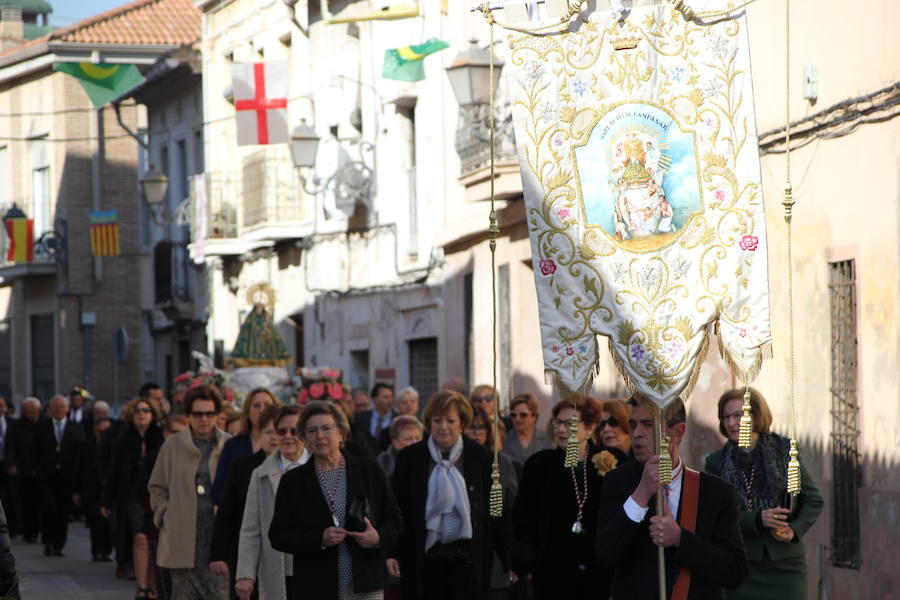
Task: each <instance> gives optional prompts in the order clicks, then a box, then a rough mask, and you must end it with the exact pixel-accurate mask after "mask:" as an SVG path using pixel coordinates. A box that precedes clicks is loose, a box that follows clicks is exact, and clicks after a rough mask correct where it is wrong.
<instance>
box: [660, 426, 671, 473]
mask: <svg viewBox="0 0 900 600" xmlns="http://www.w3.org/2000/svg"><path fill="white" fill-rule="evenodd" d="M670 483H672V457H671V456H669V436H667V435H666V434H663V435H662V439H660V441H659V485H669V484H670Z"/></svg>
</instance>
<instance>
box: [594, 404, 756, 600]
mask: <svg viewBox="0 0 900 600" xmlns="http://www.w3.org/2000/svg"><path fill="white" fill-rule="evenodd" d="M630 403H631V404H632V414H631V418H630V419H629V424H630V425H631V430H632V433H631V436H632V437H631V439H632V450H633V451H634V456H635V459H636V460H635V461H631V462H628V463H626V464H624V465H622V466H621V467H619V468H618V469H615V470H613V471H611V472H610V473H609V474H608V475H607V477H606V481H605V483H604V486H603V496H602V499H601V502H600V514H599V518H598V522H599V523H604V525H603V527H601V528H600V529H598V532H597V539H596V542H595V547H596V551H597V556H598V558H599V560H600V561H601V562H602V563H604V564H608V565H612V566H613V567H614V568H615V574H614V576H613V584H612V589H611V595H612V597H613V598H614V599H615V600H630V599H649V598H655V597H657V594H658V589H659V587H660V586H659V576H658V569H657V566H658V565H657V555H658V548H663V549H664V554H665V571H666V577H665V588H664V589H665V593H666V597H667V598H671V599H672V600H706V599H712V598H716V599H719V598H722V588H723V587H728V588H735V587H737V586H739V585H740V584H741V582H742V581H743V580H744V579H745V578H746V576H747V562H746V557H745V555H744V547H743V540H742V538H741V532H740V527H739V524H738V509H737V499H736V496H735V492H734V489H733V488H732V487H731V486H730V485H729V484H727V483H726V482H724V481H723V480H721V479H719V478H717V477H714V476H712V475H709V474H707V473H697V472H696V471H694V470H692V469H688V468H687V467H685V465H684V463H683V461H682V460H681V459H680V458H679V454H678V448H679V445H680V444H681V440H682V438H683V437H684V432H685V429H686V423H685V421H686V418H685V410H684V406H683V404H681V402H680V401H677V406H676V407H674V412H673V413H672V416H671V417H670V418H669V419H668V421H667V422H666V423H665V426H664V427H661V429H663V430H664V433H665V434H666V435H668V437H669V455H670V456H671V460H672V478H671V479H672V481H671V483H670V484H668V485H666V486H662V487H661V486H660V485H659V470H660V457H659V455H658V454H654V451H655V448H656V445H655V439H654V438H655V436H654V426H655V424H654V418H653V416H652V414H651V413H650V411H648V410H647V409H646V408H644V407H642V406H640V405H639V404H638V403H637V402H635V401H634V399H632V400H631V401H630ZM657 498H659V500H660V504H661V506H662V514H660V512H659V510H658V509H657V507H656V505H657Z"/></svg>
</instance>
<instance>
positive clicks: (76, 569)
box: [13, 522, 136, 600]
mask: <svg viewBox="0 0 900 600" xmlns="http://www.w3.org/2000/svg"><path fill="white" fill-rule="evenodd" d="M64 551H65V554H66V555H65V556H64V557H62V558H58V557H57V558H53V557H50V558H48V557H45V556H44V546H43V544H26V543H24V542H23V541H22V538H21V537H17V538H15V539H14V540H13V553H14V554H15V557H16V569H17V570H18V572H19V576H20V577H21V578H22V587H21V589H22V597H23V598H25V600H126V599H129V598H133V597H134V594H135V591H136V586H135V583H134V582H133V581H124V580H122V579H116V577H115V563H114V562H109V563H95V562H91V550H90V537H89V535H88V530H87V528H86V527H85V526H84V523H83V522H76V523H70V524H69V539H68V542H67V543H66V548H65V550H64Z"/></svg>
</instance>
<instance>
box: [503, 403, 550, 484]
mask: <svg viewBox="0 0 900 600" xmlns="http://www.w3.org/2000/svg"><path fill="white" fill-rule="evenodd" d="M540 416H541V415H540V409H539V408H538V403H537V398H535V397H534V394H519V395H517V396H516V397H515V398H513V401H512V402H510V406H509V417H510V419H512V430H511V431H509V432H508V433H507V434H506V438H505V440H504V442H503V454H504V455H506V456H508V457H509V458H510V459H511V460H512V461H513V462H514V463H516V464H517V466H518V469H519V470H521V469H522V466H523V465H524V464H525V461H526V460H528V457H529V456H531V455H532V454H535V453H536V452H540V451H541V450H548V449H550V448H552V447H553V442H551V441H550V438H548V437H547V436H546V435H544V433H543V432H540V431H538V430H537V422H538V418H539V417H540Z"/></svg>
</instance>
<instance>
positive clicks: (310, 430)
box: [304, 425, 337, 437]
mask: <svg viewBox="0 0 900 600" xmlns="http://www.w3.org/2000/svg"><path fill="white" fill-rule="evenodd" d="M336 429H337V425H319V426H318V427H307V428H306V431H305V432H304V433H305V434H306V435H307V436H309V437H314V436H316V435H318V434H319V432H320V431H321V432H322V433H323V434H325V435H329V436H330V435H331V434H332V433H334V431H335V430H336Z"/></svg>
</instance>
